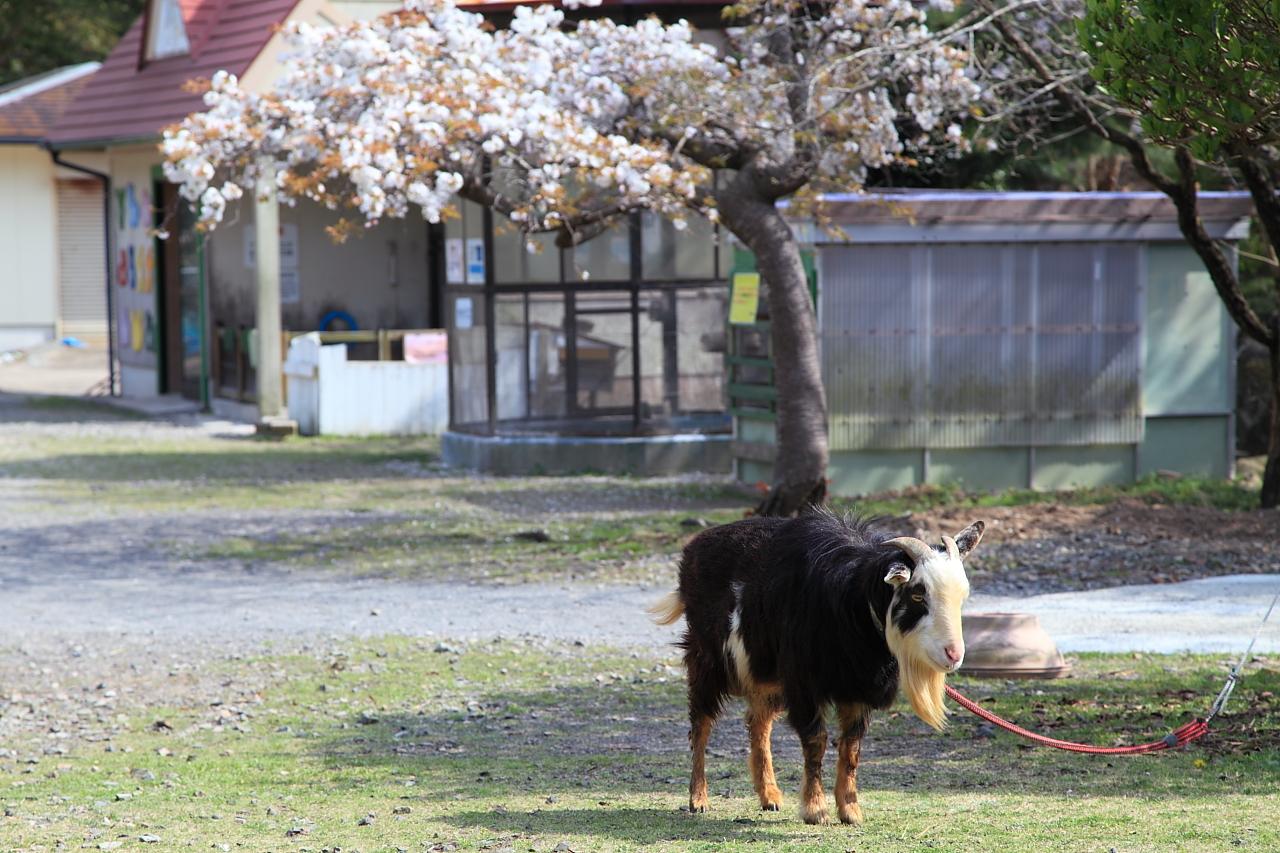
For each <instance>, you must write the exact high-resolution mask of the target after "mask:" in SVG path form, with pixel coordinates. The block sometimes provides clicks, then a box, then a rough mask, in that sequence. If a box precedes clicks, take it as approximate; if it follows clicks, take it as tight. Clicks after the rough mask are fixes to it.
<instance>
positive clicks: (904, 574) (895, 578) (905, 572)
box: [884, 563, 911, 586]
mask: <svg viewBox="0 0 1280 853" xmlns="http://www.w3.org/2000/svg"><path fill="white" fill-rule="evenodd" d="M909 580H911V569H909V568H907V564H906V563H894V564H893V565H891V566H889V572H888V574H886V575H885V576H884V582H885V583H887V584H890V585H891V586H902V585H903V584H904V583H906V582H907V581H909Z"/></svg>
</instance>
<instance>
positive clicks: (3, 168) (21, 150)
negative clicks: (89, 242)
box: [0, 145, 58, 350]
mask: <svg viewBox="0 0 1280 853" xmlns="http://www.w3.org/2000/svg"><path fill="white" fill-rule="evenodd" d="M57 233H58V222H57V202H56V194H55V192H54V183H53V160H52V158H51V157H50V156H49V152H47V151H45V150H43V149H41V148H37V147H36V146H34V145H0V350H6V349H16V348H18V347H23V346H30V345H32V344H36V343H40V342H41V341H46V340H50V339H52V338H53V336H54V334H55V333H56V327H57V321H58V244H57Z"/></svg>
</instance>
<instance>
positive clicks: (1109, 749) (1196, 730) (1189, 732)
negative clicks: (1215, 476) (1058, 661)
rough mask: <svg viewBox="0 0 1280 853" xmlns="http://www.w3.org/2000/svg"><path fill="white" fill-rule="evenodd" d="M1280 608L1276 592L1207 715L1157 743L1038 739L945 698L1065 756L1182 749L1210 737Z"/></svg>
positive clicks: (968, 702)
mask: <svg viewBox="0 0 1280 853" xmlns="http://www.w3.org/2000/svg"><path fill="white" fill-rule="evenodd" d="M1277 604H1280V591H1278V592H1276V594H1275V597H1274V598H1272V599H1271V606H1270V607H1268V608H1267V612H1266V615H1265V616H1263V617H1262V621H1261V622H1260V623H1258V629H1257V630H1256V631H1254V632H1253V639H1252V640H1250V641H1249V645H1248V647H1247V648H1245V650H1244V654H1242V655H1240V660H1238V661H1236V663H1235V665H1234V666H1233V667H1231V672H1230V673H1229V674H1228V675H1227V681H1226V683H1225V684H1223V685H1222V690H1220V691H1218V697H1217V698H1216V699H1214V700H1213V705H1211V706H1210V707H1209V713H1208V714H1207V715H1205V716H1204V717H1202V718H1197V719H1195V720H1192V721H1191V722H1189V723H1187V724H1186V725H1184V726H1182V727H1181V728H1177V729H1174V730H1173V731H1171V732H1169V734H1167V735H1165V736H1164V737H1163V738H1161V739H1160V740H1153V741H1152V742H1151V743H1139V744H1134V745H1133V746H1090V745H1089V744H1087V743H1075V742H1073V741H1069V740H1058V739H1057V738H1053V737H1045V736H1044V735H1038V734H1036V733H1035V732H1033V731H1028V730H1027V729H1024V728H1023V727H1022V726H1019V725H1015V724H1013V723H1011V722H1009V721H1008V720H1004V719H1001V718H1000V717H997V716H996V715H995V714H993V713H991V712H990V711H988V710H987V709H986V708H983V707H982V706H981V705H979V704H978V703H977V702H974V701H973V700H972V699H970V698H968V697H966V696H964V695H962V694H961V693H960V691H958V690H956V689H955V688H954V687H952V686H951V685H950V684H948V685H946V688H947V695H948V696H950V697H951V698H952V699H953V700H954V701H955V702H956V704H958V705H959V706H960V707H962V708H964V709H966V710H968V711H970V712H972V713H974V714H977V715H978V716H979V717H981V718H982V719H984V720H986V721H987V722H988V723H991V724H993V725H997V726H999V727H1000V728H1002V729H1004V730H1005V731H1009V732H1013V733H1014V734H1015V735H1018V736H1019V737H1024V738H1026V739H1027V740H1029V741H1032V742H1033V743H1038V744H1043V745H1044V746H1051V747H1053V748H1054V749H1065V750H1067V751H1068V752H1087V753H1090V754H1092V755H1140V754H1142V753H1144V752H1159V751H1160V750H1162V749H1173V748H1174V747H1179V746H1185V745H1186V744H1189V743H1191V741H1193V740H1196V739H1197V738H1202V737H1204V736H1205V735H1206V734H1208V733H1209V722H1210V721H1211V720H1212V719H1213V718H1214V717H1216V716H1218V714H1219V713H1221V711H1222V709H1223V707H1224V706H1226V704H1227V699H1229V698H1230V697H1231V691H1232V690H1234V689H1235V687H1236V682H1238V681H1239V680H1240V675H1241V673H1242V672H1243V671H1244V665H1245V663H1246V662H1247V661H1248V660H1249V655H1251V654H1252V653H1253V646H1254V644H1255V643H1257V642H1258V637H1259V636H1261V634H1262V628H1263V626H1265V625H1266V624H1267V620H1268V619H1270V618H1271V614H1272V612H1274V611H1275V609H1276V605H1277Z"/></svg>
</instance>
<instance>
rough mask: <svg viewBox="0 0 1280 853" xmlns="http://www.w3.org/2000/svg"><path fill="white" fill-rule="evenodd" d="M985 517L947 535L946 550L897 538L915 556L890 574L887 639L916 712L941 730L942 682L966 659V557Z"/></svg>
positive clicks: (911, 539) (891, 541) (891, 568)
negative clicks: (963, 614)
mask: <svg viewBox="0 0 1280 853" xmlns="http://www.w3.org/2000/svg"><path fill="white" fill-rule="evenodd" d="M984 528H985V525H984V524H983V523H982V522H981V521H977V522H974V523H973V524H971V525H969V526H968V527H966V528H965V529H964V530H962V531H960V533H959V534H957V535H956V537H955V538H954V539H952V538H951V537H950V536H944V537H942V541H943V546H942V548H941V549H938V548H931V547H930V546H928V545H926V544H925V543H924V542H922V541H920V540H919V539H915V538H912V537H909V536H904V537H900V538H898V539H891V540H889V542H888V543H886V544H891V545H895V546H897V547H898V548H900V549H901V550H902V551H903V553H904V554H906V555H907V556H908V557H909V558H910V560H909V561H903V562H901V563H895V564H894V565H892V566H891V567H890V569H889V572H888V573H887V574H886V575H885V578H884V580H885V583H888V584H891V585H892V586H893V588H894V590H893V599H892V601H891V602H890V605H889V612H888V613H887V614H886V618H885V620H884V621H885V641H886V642H887V643H888V645H889V650H890V651H891V652H893V655H894V657H896V658H897V659H898V670H899V674H900V677H901V681H902V688H903V691H904V692H905V693H906V694H907V698H908V699H909V700H910V701H911V705H912V707H913V708H914V709H915V711H916V714H917V715H919V716H920V718H921V719H923V720H924V721H925V722H926V723H928V724H929V725H931V726H933V727H934V728H941V727H942V724H943V718H944V716H945V713H946V712H945V710H944V709H943V705H942V681H943V679H944V678H945V676H946V675H947V673H950V672H955V671H956V670H957V669H959V668H960V664H962V663H963V662H964V634H963V631H962V626H961V620H960V608H961V607H962V606H963V605H964V602H965V600H966V599H967V598H968V597H969V578H968V576H967V575H966V574H965V571H964V564H963V562H962V560H963V559H964V558H965V556H967V555H968V553H969V552H970V551H972V550H973V549H974V547H975V546H977V544H978V541H979V540H980V539H982V531H983V530H984Z"/></svg>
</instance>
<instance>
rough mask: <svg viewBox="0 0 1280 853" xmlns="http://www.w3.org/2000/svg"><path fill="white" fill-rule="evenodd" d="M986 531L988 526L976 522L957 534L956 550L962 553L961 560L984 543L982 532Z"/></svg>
mask: <svg viewBox="0 0 1280 853" xmlns="http://www.w3.org/2000/svg"><path fill="white" fill-rule="evenodd" d="M986 529H987V525H986V524H984V523H982V522H981V521H975V522H974V523H973V524H970V525H969V526H968V527H966V528H965V529H964V530H961V531H960V532H959V533H957V534H956V549H957V550H958V551H959V552H960V559H964V558H965V557H967V556H969V552H970V551H972V550H973V549H974V548H977V547H978V543H979V542H981V541H982V531H984V530H986Z"/></svg>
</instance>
